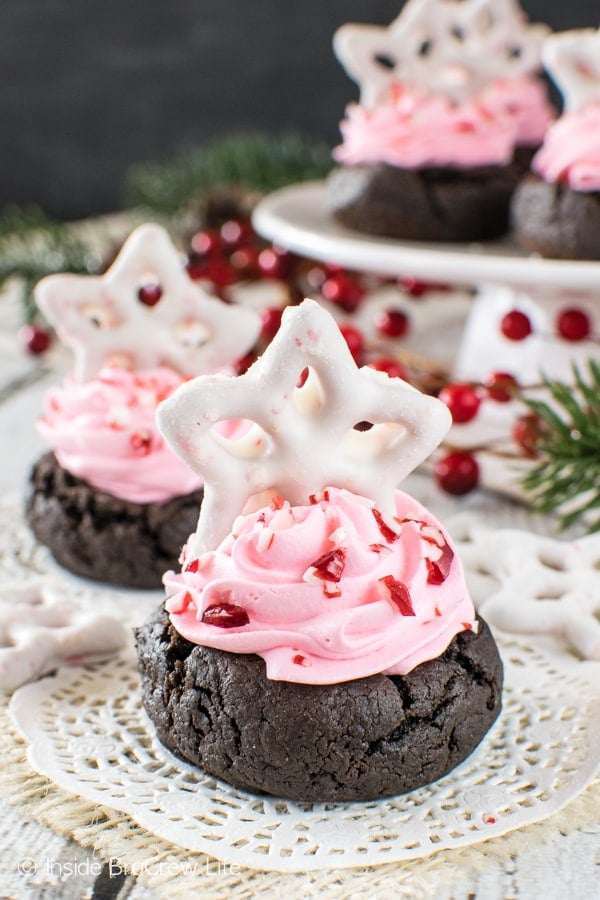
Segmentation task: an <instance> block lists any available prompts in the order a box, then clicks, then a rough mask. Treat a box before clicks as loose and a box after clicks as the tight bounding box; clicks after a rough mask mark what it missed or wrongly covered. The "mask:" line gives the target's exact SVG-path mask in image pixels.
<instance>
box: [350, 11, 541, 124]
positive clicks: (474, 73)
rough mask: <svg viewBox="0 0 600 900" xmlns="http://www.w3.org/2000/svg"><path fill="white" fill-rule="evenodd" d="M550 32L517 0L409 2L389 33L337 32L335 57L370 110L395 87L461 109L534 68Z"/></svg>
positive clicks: (363, 28)
mask: <svg viewBox="0 0 600 900" xmlns="http://www.w3.org/2000/svg"><path fill="white" fill-rule="evenodd" d="M548 31H549V29H548V28H547V27H546V26H545V25H529V24H528V21H527V18H526V16H525V14H524V13H523V11H522V10H521V8H520V6H519V4H518V3H517V2H516V0H462V2H456V0H408V3H406V5H405V6H404V7H403V9H402V11H401V13H400V15H399V16H398V17H397V18H396V19H395V20H394V21H393V22H392V23H391V25H390V26H389V27H387V28H384V27H378V26H370V25H343V26H342V27H341V28H340V29H338V31H337V32H336V34H335V36H334V41H333V47H334V51H335V54H336V56H337V57H338V59H339V61H340V62H341V64H342V65H343V66H344V68H345V69H346V71H347V73H348V75H349V76H350V77H351V78H352V79H354V80H355V81H356V82H357V83H358V84H359V86H360V90H361V97H360V100H361V103H362V104H363V106H366V107H373V106H375V105H376V104H377V103H378V102H380V101H381V100H382V99H385V96H386V95H387V94H388V92H389V91H390V89H391V87H392V86H393V85H394V84H398V83H401V84H402V85H404V86H405V87H409V88H411V89H414V90H417V91H419V92H421V93H424V94H441V95H443V96H446V97H448V98H449V99H451V100H453V101H455V102H461V101H463V100H465V99H467V98H469V97H471V96H473V95H474V94H477V93H479V92H480V91H481V90H482V89H483V88H485V87H487V86H488V85H489V84H491V83H492V82H493V81H495V80H496V79H498V78H516V77H518V76H520V75H524V74H528V73H531V72H534V71H536V70H537V69H539V68H540V65H541V63H540V55H541V47H542V42H543V40H544V38H545V37H546V35H547V34H548Z"/></svg>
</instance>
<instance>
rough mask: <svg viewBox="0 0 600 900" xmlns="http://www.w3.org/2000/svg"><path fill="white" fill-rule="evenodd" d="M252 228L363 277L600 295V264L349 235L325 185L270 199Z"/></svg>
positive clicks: (506, 246)
mask: <svg viewBox="0 0 600 900" xmlns="http://www.w3.org/2000/svg"><path fill="white" fill-rule="evenodd" d="M253 224H254V227H255V228H256V230H257V231H258V232H259V233H260V234H262V235H263V236H264V237H265V238H267V239H268V240H270V241H273V242H274V243H276V244H279V245H280V246H282V247H285V248H287V249H288V250H292V251H294V252H296V253H300V254H302V255H304V256H308V257H310V258H313V259H317V260H321V261H325V262H331V263H336V264H338V265H341V266H345V267H346V268H349V269H355V270H357V271H362V272H375V273H377V274H379V275H390V276H396V275H402V276H410V277H414V278H422V279H425V280H427V281H440V282H451V283H455V284H472V285H480V284H490V283H492V284H503V285H507V284H508V285H514V286H515V287H521V288H527V287H536V288H540V287H544V286H546V287H551V288H553V289H557V288H563V289H568V290H571V289H573V290H577V291H587V292H590V291H600V262H579V261H574V260H557V259H542V258H541V257H539V256H527V255H526V254H524V253H523V252H522V251H520V250H519V249H518V248H517V247H515V245H514V244H512V243H511V242H510V241H509V240H502V241H490V242H486V243H481V244H434V243H420V242H417V241H404V242H403V241H397V240H393V239H390V238H380V237H371V236H368V235H361V234H358V233H357V232H353V231H350V230H348V229H347V228H344V227H343V226H342V225H338V224H337V223H336V222H335V221H334V220H333V218H332V217H331V215H330V214H329V211H328V208H327V195H326V187H325V183H324V182H322V181H318V182H306V183H304V184H298V185H292V186H291V187H286V188H283V189H282V190H279V191H275V193H273V194H270V195H269V196H267V197H265V199H263V200H262V201H261V202H260V203H259V204H258V206H257V207H256V209H255V211H254V215H253Z"/></svg>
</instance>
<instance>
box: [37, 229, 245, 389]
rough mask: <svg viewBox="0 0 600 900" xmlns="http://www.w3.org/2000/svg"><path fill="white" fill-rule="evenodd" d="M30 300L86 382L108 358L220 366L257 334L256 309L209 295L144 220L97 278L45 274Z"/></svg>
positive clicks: (202, 368) (179, 367)
mask: <svg viewBox="0 0 600 900" xmlns="http://www.w3.org/2000/svg"><path fill="white" fill-rule="evenodd" d="M36 302H37V304H38V306H39V307H40V309H41V310H42V312H43V313H44V315H45V316H46V318H47V319H48V321H49V322H50V323H51V324H52V325H53V326H54V327H55V329H56V331H57V333H58V336H59V338H60V340H61V341H62V342H63V343H64V344H66V345H67V346H68V347H70V348H71V349H72V350H73V351H74V353H75V373H74V374H75V378H76V380H77V381H81V382H84V381H89V380H90V379H91V378H93V377H94V376H95V375H96V374H97V372H98V371H99V370H100V369H101V368H102V367H103V366H104V365H107V364H111V365H118V366H119V367H124V368H131V369H147V368H153V367H156V366H168V367H169V368H171V369H173V370H174V371H176V372H178V373H179V374H180V375H198V374H202V373H205V372H217V371H221V370H223V369H224V368H226V367H227V366H229V365H231V364H232V363H233V362H234V361H235V360H236V359H238V358H239V357H241V356H243V355H244V354H245V353H246V352H247V351H248V350H249V349H250V348H251V347H252V346H253V345H254V343H255V341H256V339H257V337H258V335H259V332H260V317H259V316H258V314H257V313H255V312H253V311H251V310H249V309H246V308H243V307H239V306H230V305H228V304H226V303H223V302H222V301H221V300H217V299H215V298H213V297H210V296H209V295H208V294H207V293H205V292H204V291H203V290H202V289H201V288H200V287H198V285H196V284H195V283H194V282H193V281H192V280H191V279H190V278H189V277H188V275H187V273H186V272H185V270H184V267H183V263H182V260H181V257H180V254H179V253H178V252H177V250H176V249H175V247H174V246H173V244H172V243H171V241H170V238H169V236H168V234H167V232H166V231H165V230H164V229H163V228H161V227H160V226H159V225H152V224H150V225H142V226H140V227H139V228H137V229H136V230H135V231H134V232H133V233H132V234H131V235H130V236H129V238H128V239H127V240H126V241H125V243H124V244H123V247H122V248H121V252H120V253H119V255H118V257H117V259H116V260H115V262H114V263H113V265H112V266H111V268H110V269H109V270H108V271H107V272H106V273H105V274H104V275H100V276H92V275H87V276H86V275H69V274H67V275H51V276H49V277H48V278H44V279H42V281H41V282H40V283H39V284H38V285H37V288H36Z"/></svg>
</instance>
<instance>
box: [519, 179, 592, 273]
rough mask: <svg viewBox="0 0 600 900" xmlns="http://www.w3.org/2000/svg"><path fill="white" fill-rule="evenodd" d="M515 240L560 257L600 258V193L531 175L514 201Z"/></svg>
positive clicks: (533, 249) (535, 251)
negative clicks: (572, 188) (550, 181)
mask: <svg viewBox="0 0 600 900" xmlns="http://www.w3.org/2000/svg"><path fill="white" fill-rule="evenodd" d="M512 224H513V231H514V236H515V240H516V242H517V243H518V244H519V246H520V247H522V248H523V249H524V250H529V251H530V252H531V253H540V254H541V255H542V256H548V257H555V258H557V259H600V193H598V192H589V193H588V192H585V191H573V190H571V188H570V187H568V185H566V184H550V183H549V182H547V181H544V180H543V179H542V178H540V177H539V176H538V175H533V174H532V175H528V176H527V178H525V179H524V180H523V181H522V183H521V184H520V185H519V187H518V188H517V190H516V192H515V195H514V198H513V205H512Z"/></svg>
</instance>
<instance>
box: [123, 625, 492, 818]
mask: <svg viewBox="0 0 600 900" xmlns="http://www.w3.org/2000/svg"><path fill="white" fill-rule="evenodd" d="M136 641H137V649H138V657H139V667H140V672H141V676H142V699H143V704H144V707H145V709H146V712H147V713H148V715H149V717H150V719H151V720H152V722H153V723H154V725H155V727H156V731H157V734H158V737H159V739H160V741H161V742H162V743H163V744H164V745H165V746H166V747H168V748H169V749H170V750H171V751H173V752H174V753H175V754H176V755H178V756H180V757H181V758H183V759H185V760H187V761H189V762H192V763H194V764H195V765H198V766H199V767H200V768H202V769H203V770H204V771H205V772H208V773H209V774H211V775H215V776H217V777H219V778H222V779H223V780H224V781H227V782H229V783H230V784H232V785H234V786H235V787H238V788H243V789H245V790H249V791H253V792H259V793H268V794H275V795H277V796H280V797H288V798H291V799H296V800H305V801H313V802H319V801H352V800H373V799H376V798H378V797H385V796H389V795H391V794H401V793H405V792H406V791H410V790H412V789H414V788H417V787H419V786H421V785H424V784H428V783H430V782H433V781H436V780H437V779H438V778H440V777H441V776H442V775H445V774H446V773H447V772H449V771H450V770H451V769H453V768H454V767H455V766H457V765H458V764H459V763H460V762H461V761H462V760H464V759H465V758H466V757H467V756H468V755H469V754H470V753H471V752H472V751H473V750H474V748H475V747H476V746H477V744H479V742H480V741H481V739H482V738H483V736H484V735H485V734H486V732H487V731H488V729H489V728H490V726H491V725H492V723H493V722H494V720H495V719H496V717H497V716H498V714H499V712H500V708H501V687H502V663H501V660H500V657H499V655H498V650H497V647H496V644H495V642H494V639H493V637H492V635H491V633H490V631H489V629H488V627H487V625H486V624H485V623H484V622H482V621H480V628H479V632H478V633H477V634H474V633H473V632H467V631H465V632H461V633H460V634H459V635H457V636H456V637H455V638H454V640H453V641H452V643H451V644H450V646H449V647H448V649H447V650H446V652H445V653H444V654H443V655H442V656H440V657H439V658H438V659H435V660H432V661H431V662H426V663H423V664H422V665H420V666H418V667H417V668H416V669H414V670H413V671H412V672H410V673H409V674H408V675H406V676H404V677H400V676H385V675H374V676H372V677H370V678H361V679H358V680H356V681H350V682H346V683H343V684H336V685H326V686H320V685H319V686H312V685H299V684H291V683H288V682H283V681H269V680H268V679H267V677H266V674H265V664H264V662H263V660H262V659H261V658H260V657H258V656H254V655H237V654H232V653H225V652H223V651H221V650H213V649H210V648H207V647H201V646H195V645H193V644H191V643H189V642H188V641H186V640H185V639H184V638H182V637H180V636H179V635H178V633H177V632H176V631H175V629H174V628H173V627H172V625H170V623H169V620H168V616H167V614H166V613H165V612H164V611H163V610H159V611H158V612H157V613H155V614H154V616H153V617H152V618H151V619H150V620H149V621H148V622H147V623H146V624H145V625H144V626H143V627H141V628H138V629H137V630H136Z"/></svg>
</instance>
